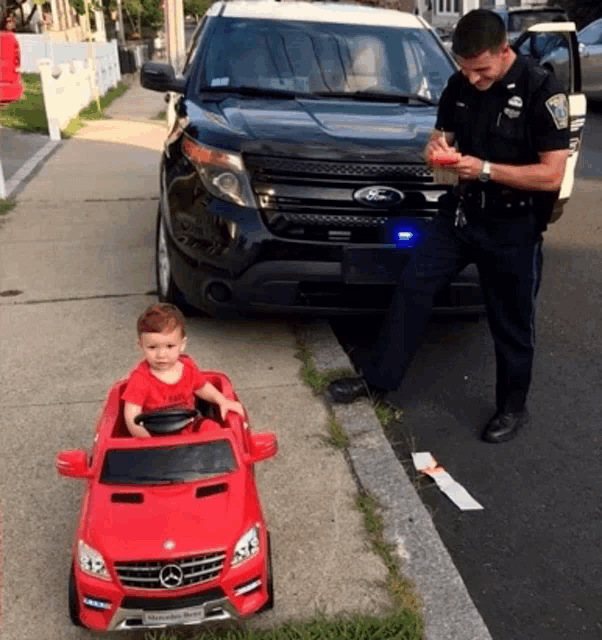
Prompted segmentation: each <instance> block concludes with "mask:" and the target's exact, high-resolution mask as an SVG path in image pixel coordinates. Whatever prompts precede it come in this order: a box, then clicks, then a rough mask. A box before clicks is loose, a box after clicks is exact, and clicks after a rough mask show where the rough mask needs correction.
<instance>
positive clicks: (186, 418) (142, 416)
mask: <svg viewBox="0 0 602 640" xmlns="http://www.w3.org/2000/svg"><path fill="white" fill-rule="evenodd" d="M199 415H200V413H199V412H198V411H197V410H196V409H160V410H159V411H148V412H146V413H139V414H138V415H137V416H136V417H135V418H134V422H135V424H143V425H144V427H145V428H146V429H148V431H150V432H151V433H156V434H164V433H175V432H176V431H180V430H181V429H183V428H184V427H185V426H186V425H187V424H188V423H189V422H190V419H191V418H196V417H197V416H199Z"/></svg>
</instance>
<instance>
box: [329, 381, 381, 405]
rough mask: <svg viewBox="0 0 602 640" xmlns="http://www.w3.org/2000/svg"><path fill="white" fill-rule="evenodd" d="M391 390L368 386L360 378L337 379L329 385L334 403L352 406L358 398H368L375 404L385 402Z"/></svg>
mask: <svg viewBox="0 0 602 640" xmlns="http://www.w3.org/2000/svg"><path fill="white" fill-rule="evenodd" d="M388 392H389V389H382V388H381V387H375V386H374V385H371V384H368V383H367V382H366V381H365V380H364V379H363V378H361V377H359V376H354V377H346V378H337V379H336V380H333V381H332V382H331V383H330V384H329V385H328V393H329V395H330V397H331V398H332V400H333V401H334V402H338V403H340V404H350V403H351V402H353V401H354V400H357V399H358V398H362V397H367V398H370V399H371V400H372V401H373V402H379V401H380V400H383V399H384V397H385V395H386V394H387V393H388Z"/></svg>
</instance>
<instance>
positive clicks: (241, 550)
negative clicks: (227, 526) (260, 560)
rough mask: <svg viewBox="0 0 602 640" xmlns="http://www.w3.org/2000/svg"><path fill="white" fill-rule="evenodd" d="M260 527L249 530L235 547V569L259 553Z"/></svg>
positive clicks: (233, 559) (233, 562)
mask: <svg viewBox="0 0 602 640" xmlns="http://www.w3.org/2000/svg"><path fill="white" fill-rule="evenodd" d="M259 546H260V543H259V525H255V526H254V527H253V528H252V529H249V530H248V531H247V532H246V533H245V534H244V535H243V536H241V538H240V540H239V541H238V542H237V543H236V546H235V547H234V555H233V556H232V566H233V567H235V566H237V565H239V564H241V563H242V562H244V561H245V560H248V559H249V558H252V557H253V556H254V555H255V554H256V553H257V552H258V551H259Z"/></svg>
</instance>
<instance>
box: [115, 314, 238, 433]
mask: <svg viewBox="0 0 602 640" xmlns="http://www.w3.org/2000/svg"><path fill="white" fill-rule="evenodd" d="M137 326H138V346H139V347H140V348H141V349H142V353H143V354H144V360H142V362H141V363H140V364H139V365H138V366H137V367H136V368H135V369H134V371H132V373H131V374H130V378H129V380H128V383H127V386H126V388H125V390H124V392H123V393H122V395H121V397H122V399H123V400H124V401H125V407H124V418H125V423H126V425H127V428H128V430H129V432H130V433H131V434H132V435H133V436H137V437H139V438H149V437H150V433H149V432H148V430H147V429H145V428H144V427H143V426H142V425H138V424H135V423H134V418H135V417H136V416H137V415H138V414H140V413H144V412H146V411H156V410H159V409H169V408H185V409H194V408H195V396H198V397H199V398H202V399H203V400H206V401H207V402H212V403H214V404H217V405H218V406H219V411H220V415H221V417H222V419H224V418H225V417H226V414H227V413H228V411H235V412H236V413H239V414H240V415H241V416H242V417H243V420H244V419H245V410H244V409H243V406H242V405H241V404H240V402H235V401H234V400H228V398H226V397H225V396H224V395H223V394H222V393H221V392H220V391H218V390H217V389H216V388H215V387H214V386H213V385H212V384H211V383H210V382H208V380H207V376H206V375H205V374H203V372H202V371H201V370H200V369H199V368H198V367H197V366H196V364H195V363H194V361H193V360H192V358H190V357H189V356H186V355H182V352H183V351H184V348H185V346H186V325H185V320H184V316H183V315H182V312H181V311H180V310H179V309H178V308H177V307H176V306H174V305H171V304H154V305H151V306H150V307H148V308H147V309H146V311H144V313H143V314H142V315H141V316H140V317H139V318H138V325H137Z"/></svg>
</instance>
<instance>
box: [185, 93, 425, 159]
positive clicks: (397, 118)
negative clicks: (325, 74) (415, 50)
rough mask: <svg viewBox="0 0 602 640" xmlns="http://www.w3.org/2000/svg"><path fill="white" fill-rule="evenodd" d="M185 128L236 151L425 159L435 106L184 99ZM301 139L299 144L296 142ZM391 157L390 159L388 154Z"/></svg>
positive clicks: (346, 100)
mask: <svg viewBox="0 0 602 640" xmlns="http://www.w3.org/2000/svg"><path fill="white" fill-rule="evenodd" d="M186 106H187V115H188V117H189V119H190V127H189V132H190V133H191V134H192V135H193V136H194V137H196V136H195V134H196V133H197V132H199V131H202V132H203V138H202V141H203V142H206V143H209V144H213V145H215V146H217V147H221V148H229V149H231V150H233V151H234V150H235V151H242V152H254V153H257V152H259V153H263V154H271V153H275V154H276V155H278V154H286V155H295V156H300V157H320V158H326V157H331V158H337V159H338V158H343V157H345V158H349V157H357V156H358V154H360V155H362V156H369V157H371V158H372V157H373V158H374V159H375V160H377V159H379V158H380V159H383V158H386V159H387V160H388V161H389V162H391V161H397V162H423V156H422V151H423V149H424V146H425V145H426V143H427V141H428V137H429V135H430V132H431V130H432V128H433V126H434V124H435V118H436V107H431V106H428V105H414V104H411V105H407V104H399V103H386V102H370V101H357V100H352V99H345V98H341V99H336V98H334V99H316V100H310V99H301V98H299V99H295V100H281V99H263V98H245V97H235V96H233V97H226V98H224V99H221V100H219V101H218V100H216V101H215V102H210V101H207V102H202V103H193V102H190V101H187V102H186ZM300 140H302V141H303V144H299V141H300ZM392 155H393V157H392Z"/></svg>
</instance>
